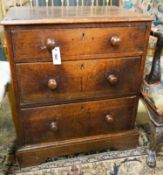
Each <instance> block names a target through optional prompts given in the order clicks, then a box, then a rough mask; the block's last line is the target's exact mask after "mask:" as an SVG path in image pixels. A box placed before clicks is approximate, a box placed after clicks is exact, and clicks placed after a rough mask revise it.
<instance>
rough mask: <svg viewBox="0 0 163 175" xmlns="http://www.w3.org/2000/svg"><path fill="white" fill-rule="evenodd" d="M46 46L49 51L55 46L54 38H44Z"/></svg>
mask: <svg viewBox="0 0 163 175" xmlns="http://www.w3.org/2000/svg"><path fill="white" fill-rule="evenodd" d="M46 47H47V49H48V50H49V52H51V51H52V50H53V49H54V48H55V47H56V42H55V40H54V39H51V38H48V39H47V40H46Z"/></svg>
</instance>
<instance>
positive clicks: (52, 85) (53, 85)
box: [48, 79, 58, 90]
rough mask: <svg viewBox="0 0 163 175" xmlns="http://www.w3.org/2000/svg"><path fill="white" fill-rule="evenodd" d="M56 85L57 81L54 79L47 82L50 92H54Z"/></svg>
mask: <svg viewBox="0 0 163 175" xmlns="http://www.w3.org/2000/svg"><path fill="white" fill-rule="evenodd" d="M57 86H58V84H57V81H56V80H55V79H50V80H49V81H48V87H49V89H50V90H55V89H56V88H57Z"/></svg>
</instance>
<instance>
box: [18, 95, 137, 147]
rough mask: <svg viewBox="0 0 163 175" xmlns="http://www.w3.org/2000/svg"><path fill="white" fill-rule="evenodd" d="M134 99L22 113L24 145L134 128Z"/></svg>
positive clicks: (52, 107) (55, 107)
mask: <svg viewBox="0 0 163 175" xmlns="http://www.w3.org/2000/svg"><path fill="white" fill-rule="evenodd" d="M136 104H137V99H136V98H135V97H130V98H124V99H113V100H102V101H91V102H82V103H74V104H73V103H71V104H62V105H56V106H46V107H39V108H31V109H24V110H21V116H22V117H21V119H22V122H23V128H24V136H25V143H27V144H30V143H39V142H47V141H61V140H66V139H73V138H80V137H86V136H93V135H101V134H108V133H115V132H119V131H125V130H128V129H131V128H132V127H133V121H134V119H135V112H134V111H135V109H136V108H135V107H136Z"/></svg>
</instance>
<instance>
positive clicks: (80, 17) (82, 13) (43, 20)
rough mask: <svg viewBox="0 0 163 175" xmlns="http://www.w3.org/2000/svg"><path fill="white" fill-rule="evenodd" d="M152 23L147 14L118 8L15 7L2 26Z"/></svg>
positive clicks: (2, 22)
mask: <svg viewBox="0 0 163 175" xmlns="http://www.w3.org/2000/svg"><path fill="white" fill-rule="evenodd" d="M137 21H152V17H150V16H148V15H147V14H141V13H137V12H130V11H128V10H125V9H123V8H119V7H115V6H112V7H109V6H108V7H107V6H106V7H105V6H101V7H100V6H99V7H91V6H84V7H81V6H78V7H47V8H46V7H35V8H31V7H21V8H20V7H17V8H11V9H10V10H9V11H8V14H7V15H6V17H5V18H4V19H3V20H2V21H1V24H2V25H30V24H64V23H70V24H71V23H106V22H137Z"/></svg>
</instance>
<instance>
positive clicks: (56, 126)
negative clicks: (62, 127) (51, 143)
mask: <svg viewBox="0 0 163 175" xmlns="http://www.w3.org/2000/svg"><path fill="white" fill-rule="evenodd" d="M50 126H51V129H52V130H53V131H57V130H58V125H57V122H51V124H50Z"/></svg>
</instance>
